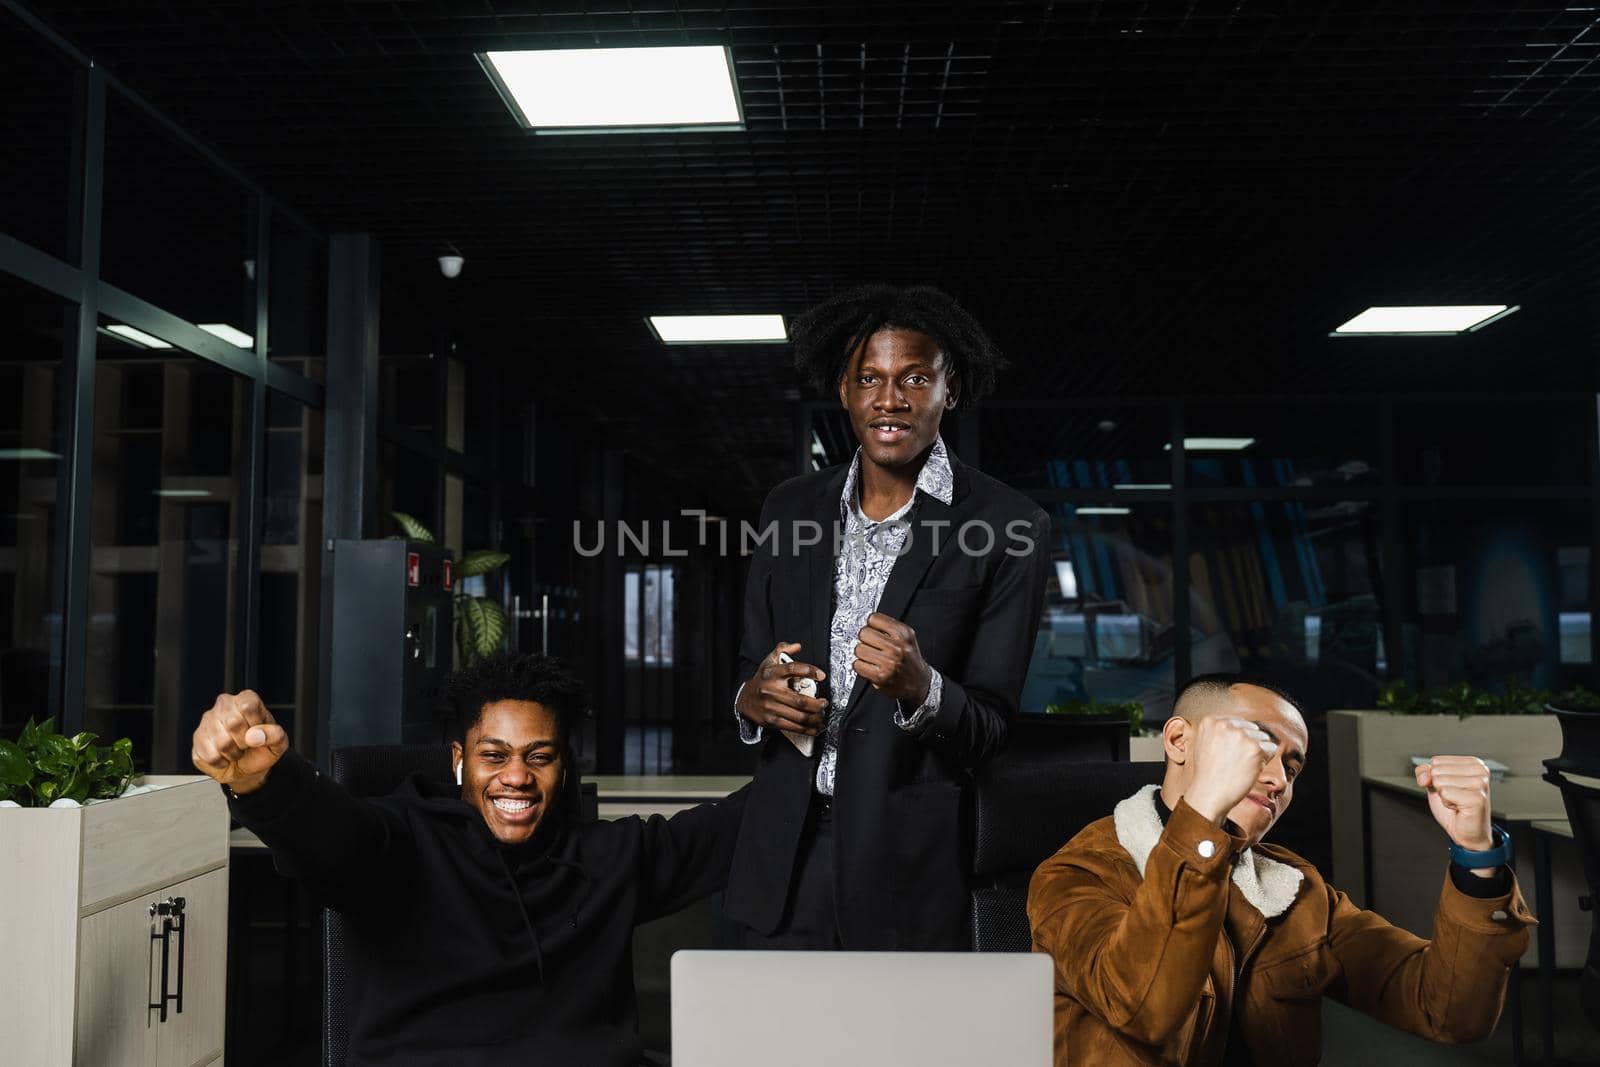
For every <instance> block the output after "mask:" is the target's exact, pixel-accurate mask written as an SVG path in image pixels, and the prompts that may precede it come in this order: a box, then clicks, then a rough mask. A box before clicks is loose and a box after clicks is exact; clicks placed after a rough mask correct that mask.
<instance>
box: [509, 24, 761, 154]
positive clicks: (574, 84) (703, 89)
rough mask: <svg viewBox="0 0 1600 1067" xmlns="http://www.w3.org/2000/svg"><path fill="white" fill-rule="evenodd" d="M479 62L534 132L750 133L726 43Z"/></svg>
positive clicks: (546, 53) (547, 51)
mask: <svg viewBox="0 0 1600 1067" xmlns="http://www.w3.org/2000/svg"><path fill="white" fill-rule="evenodd" d="M478 62H479V63H480V64H482V65H483V69H484V71H485V72H486V73H487V74H488V75H489V78H490V80H491V81H493V82H494V85H495V88H496V89H498V90H499V91H500V96H501V98H502V99H504V100H505V102H506V106H508V107H510V108H511V113H512V114H513V115H515V116H516V118H517V121H518V122H520V123H521V124H522V125H523V126H524V127H526V128H528V129H531V130H533V131H534V132H535V133H597V132H614V131H617V130H629V129H632V130H681V129H702V130H704V129H724V130H740V129H743V128H744V112H743V110H742V109H741V108H740V106H739V94H738V92H737V91H736V89H735V87H734V80H733V56H732V54H731V53H730V52H729V51H728V49H727V48H726V47H725V46H722V45H708V46H687V47H677V46H674V47H668V48H542V49H534V50H530V51H516V52H480V53H479V54H478Z"/></svg>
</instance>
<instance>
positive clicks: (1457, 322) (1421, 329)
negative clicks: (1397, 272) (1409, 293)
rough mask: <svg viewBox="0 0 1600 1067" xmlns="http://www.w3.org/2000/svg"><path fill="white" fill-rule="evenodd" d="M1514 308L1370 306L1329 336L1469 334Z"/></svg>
mask: <svg viewBox="0 0 1600 1067" xmlns="http://www.w3.org/2000/svg"><path fill="white" fill-rule="evenodd" d="M1516 310H1517V305H1514V304H1455V305H1421V306H1417V307H1370V308H1368V309H1367V310H1365V311H1363V312H1362V313H1361V314H1359V315H1357V316H1356V317H1355V318H1353V319H1351V320H1350V321H1349V322H1347V323H1345V324H1344V325H1343V326H1340V327H1339V328H1338V329H1337V330H1334V331H1333V332H1332V333H1331V334H1329V335H1328V336H1329V337H1449V336H1452V335H1454V334H1458V333H1471V332H1472V331H1473V330H1478V329H1482V328H1483V327H1485V326H1487V325H1489V323H1491V322H1494V321H1496V320H1497V319H1503V318H1505V317H1506V316H1507V315H1509V314H1511V313H1512V312H1514V311H1516Z"/></svg>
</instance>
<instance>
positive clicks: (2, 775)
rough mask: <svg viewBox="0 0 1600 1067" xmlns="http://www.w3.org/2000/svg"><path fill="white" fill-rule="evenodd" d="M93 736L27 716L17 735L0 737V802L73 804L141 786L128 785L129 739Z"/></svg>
mask: <svg viewBox="0 0 1600 1067" xmlns="http://www.w3.org/2000/svg"><path fill="white" fill-rule="evenodd" d="M94 741H95V735H94V734H91V733H79V734H74V735H73V736H72V737H63V736H62V735H61V734H59V733H57V732H56V729H55V720H54V719H46V720H45V721H44V722H42V723H38V724H37V725H36V724H35V723H34V721H33V720H32V719H29V720H28V722H27V725H25V726H24V727H23V728H22V733H21V735H20V736H19V737H18V738H17V740H16V741H14V742H13V741H4V740H0V807H8V808H57V807H75V806H77V805H80V804H86V803H91V802H93V801H96V800H110V799H112V798H114V797H120V796H123V795H124V794H126V793H128V792H129V791H130V788H131V791H134V792H142V791H144V790H143V788H142V787H139V786H132V787H130V783H131V782H132V781H133V778H134V770H133V742H132V741H130V740H128V739H127V738H126V737H124V738H122V739H121V740H119V741H116V742H114V743H113V744H111V745H108V746H100V745H96V744H95V743H94Z"/></svg>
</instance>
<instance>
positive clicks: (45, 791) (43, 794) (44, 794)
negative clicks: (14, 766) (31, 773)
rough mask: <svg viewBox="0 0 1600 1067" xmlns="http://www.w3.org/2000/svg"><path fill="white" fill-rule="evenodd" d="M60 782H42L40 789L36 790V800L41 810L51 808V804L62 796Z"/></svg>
mask: <svg viewBox="0 0 1600 1067" xmlns="http://www.w3.org/2000/svg"><path fill="white" fill-rule="evenodd" d="M60 789H61V785H60V783H59V782H40V783H39V788H38V789H35V790H34V800H35V801H36V802H37V804H38V806H39V807H41V808H47V807H49V806H50V802H51V801H52V800H54V799H56V797H57V796H59V795H60Z"/></svg>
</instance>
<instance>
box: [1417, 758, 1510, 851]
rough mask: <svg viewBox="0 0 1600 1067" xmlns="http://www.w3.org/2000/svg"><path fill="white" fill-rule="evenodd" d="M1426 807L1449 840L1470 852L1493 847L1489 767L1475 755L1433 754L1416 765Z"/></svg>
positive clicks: (1487, 849) (1418, 781) (1418, 782)
mask: <svg viewBox="0 0 1600 1067" xmlns="http://www.w3.org/2000/svg"><path fill="white" fill-rule="evenodd" d="M1415 771H1416V776H1417V784H1418V785H1420V786H1421V787H1422V788H1424V789H1426V790H1427V791H1428V810H1429V811H1431V812H1433V817H1434V820H1435V821H1437V822H1438V824H1439V825H1440V826H1442V827H1443V828H1444V832H1445V833H1447V834H1449V835H1450V840H1452V841H1454V842H1455V843H1456V844H1458V845H1460V846H1461V847H1462V848H1464V849H1468V850H1470V851H1473V852H1487V851H1489V850H1490V849H1491V848H1493V847H1494V834H1493V832H1492V831H1491V828H1490V822H1489V810H1490V809H1489V768H1488V767H1487V766H1486V765H1485V764H1484V762H1483V760H1481V759H1479V758H1478V757H1477V756H1435V757H1433V762H1432V763H1425V764H1423V765H1422V766H1420V767H1417V768H1415Z"/></svg>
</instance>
